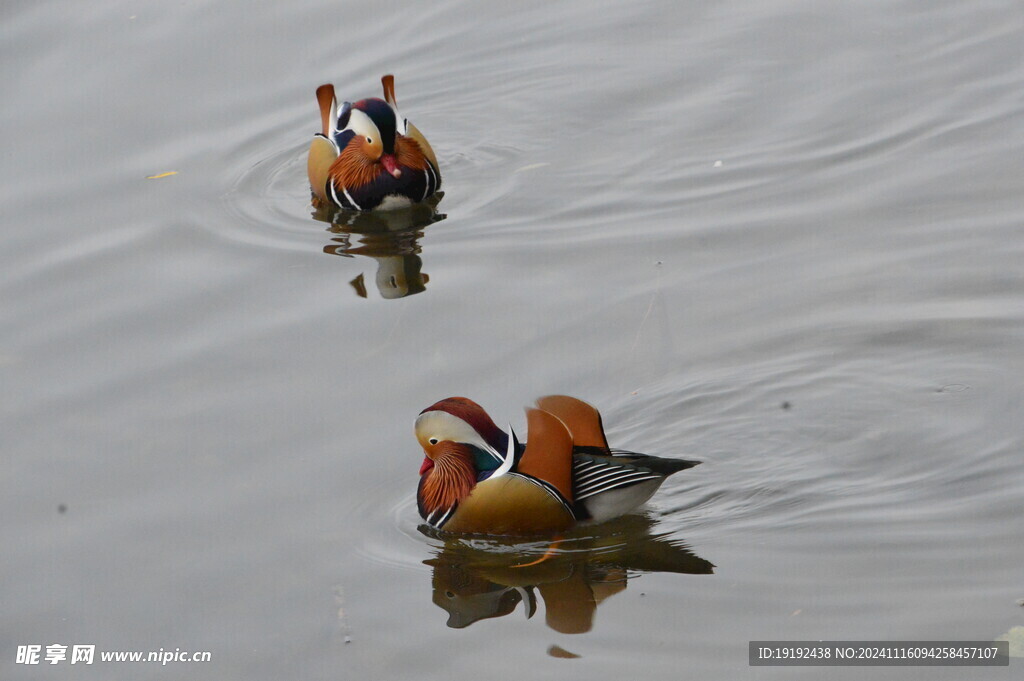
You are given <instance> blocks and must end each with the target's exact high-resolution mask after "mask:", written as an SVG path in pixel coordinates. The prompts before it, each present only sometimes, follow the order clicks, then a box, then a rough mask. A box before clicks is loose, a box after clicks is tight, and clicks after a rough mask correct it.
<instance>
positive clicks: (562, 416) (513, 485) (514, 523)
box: [416, 395, 700, 535]
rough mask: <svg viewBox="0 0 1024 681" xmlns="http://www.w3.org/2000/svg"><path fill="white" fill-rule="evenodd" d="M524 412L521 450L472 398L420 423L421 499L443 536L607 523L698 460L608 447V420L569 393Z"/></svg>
mask: <svg viewBox="0 0 1024 681" xmlns="http://www.w3.org/2000/svg"><path fill="white" fill-rule="evenodd" d="M536 404H537V406H536V408H528V409H527V410H526V423H527V428H528V436H529V439H528V441H527V442H526V443H525V444H520V443H519V441H518V440H517V439H516V436H515V433H514V432H512V429H511V427H509V433H505V432H504V431H503V430H501V429H500V428H498V426H497V425H495V423H494V421H493V420H492V419H491V417H490V416H488V415H487V412H486V411H484V410H483V408H482V407H481V406H480V405H478V404H477V403H476V402H473V401H472V400H469V399H466V398H465V397H449V398H446V399H443V400H441V401H440V402H437V403H435V404H434V405H432V406H430V407H427V408H426V409H424V410H423V411H422V412H420V415H419V416H418V417H417V418H416V439H417V440H418V441H419V443H420V446H421V447H422V448H423V452H424V454H425V455H426V457H425V458H424V459H423V464H422V466H421V467H420V482H419V487H418V489H417V493H416V501H417V506H418V508H419V512H420V515H421V516H422V517H423V519H424V520H425V521H426V522H427V524H428V525H430V526H431V527H434V528H436V529H443V530H444V531H446V532H459V533H471V534H496V535H517V534H518V535H522V534H534V533H545V532H560V531H562V530H565V529H568V528H569V527H571V526H572V525H574V524H576V523H577V522H590V523H597V522H604V521H606V520H610V519H612V518H615V517H618V516H620V515H623V514H625V513H628V512H629V511H632V510H633V509H635V508H636V507H638V506H639V505H640V504H642V503H644V502H645V501H647V500H648V499H649V498H650V497H651V495H653V494H654V492H655V491H656V490H657V489H658V487H660V486H661V483H662V482H664V481H665V478H667V477H668V476H669V475H672V474H673V473H676V472H678V471H681V470H685V469H687V468H691V467H693V466H696V465H697V464H699V463H700V462H699V461H689V460H686V459H666V458H661V457H657V456H648V455H646V454H637V453H635V452H628V451H625V450H619V449H611V448H609V446H608V440H607V439H606V438H605V434H604V427H603V425H602V423H601V414H600V413H599V412H598V411H597V409H595V408H594V407H592V406H591V405H589V404H587V403H586V402H583V401H581V400H578V399H576V398H573V397H568V396H565V395H549V396H547V397H542V398H540V399H539V400H537V403H536Z"/></svg>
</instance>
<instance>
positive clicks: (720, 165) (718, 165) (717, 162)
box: [714, 161, 722, 168]
mask: <svg viewBox="0 0 1024 681" xmlns="http://www.w3.org/2000/svg"><path fill="white" fill-rule="evenodd" d="M714 166H715V167H716V168H721V167H722V162H721V161H715V163H714Z"/></svg>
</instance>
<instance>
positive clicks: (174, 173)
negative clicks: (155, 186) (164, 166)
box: [146, 170, 178, 180]
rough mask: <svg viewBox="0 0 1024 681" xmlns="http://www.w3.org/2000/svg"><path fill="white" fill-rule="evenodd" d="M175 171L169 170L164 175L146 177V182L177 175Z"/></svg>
mask: <svg viewBox="0 0 1024 681" xmlns="http://www.w3.org/2000/svg"><path fill="white" fill-rule="evenodd" d="M177 174H178V171H177V170H169V171H167V172H166V173H160V174H159V175H148V176H147V177H146V179H147V180H159V179H160V178H161V177H170V176H171V175H177Z"/></svg>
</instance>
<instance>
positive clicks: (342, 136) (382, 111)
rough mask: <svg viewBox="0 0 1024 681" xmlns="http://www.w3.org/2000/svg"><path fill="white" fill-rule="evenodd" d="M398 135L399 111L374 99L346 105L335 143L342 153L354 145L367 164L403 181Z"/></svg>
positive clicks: (380, 100)
mask: <svg viewBox="0 0 1024 681" xmlns="http://www.w3.org/2000/svg"><path fill="white" fill-rule="evenodd" d="M398 134H399V127H398V116H397V112H396V111H395V109H394V108H393V107H392V106H391V105H390V104H388V103H387V102H385V101H384V100H382V99H377V98H376V97H371V98H369V99H361V100H359V101H358V102H356V103H355V104H350V103H349V102H345V103H344V104H342V106H341V111H340V112H339V113H338V132H337V133H336V134H335V138H334V139H335V144H337V145H338V148H339V149H344V148H345V147H346V146H347V145H354V148H355V149H356V150H357V151H358V152H359V153H361V154H362V155H363V156H364V157H365V159H366V160H367V161H369V162H370V163H373V164H377V163H379V164H380V165H381V166H383V167H384V170H386V171H388V172H389V173H390V174H391V175H392V176H393V177H395V178H399V177H401V176H402V171H401V169H400V168H399V167H398V159H397V158H395V140H396V139H397V137H398Z"/></svg>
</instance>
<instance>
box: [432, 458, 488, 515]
mask: <svg viewBox="0 0 1024 681" xmlns="http://www.w3.org/2000/svg"><path fill="white" fill-rule="evenodd" d="M475 485H476V471H475V470H474V469H473V464H472V462H471V461H470V460H469V457H468V456H467V455H466V454H464V453H462V452H460V451H449V452H445V453H444V454H441V455H439V456H438V457H437V458H436V459H434V467H433V468H432V469H431V470H430V471H429V472H428V473H427V479H426V480H425V481H424V482H423V488H422V493H423V506H424V508H426V510H427V512H428V513H433V512H434V511H436V510H439V509H446V508H450V507H451V506H453V505H454V504H456V503H458V502H459V501H462V500H463V499H465V498H466V497H467V496H469V493H470V492H472V491H473V487H474V486H475Z"/></svg>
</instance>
